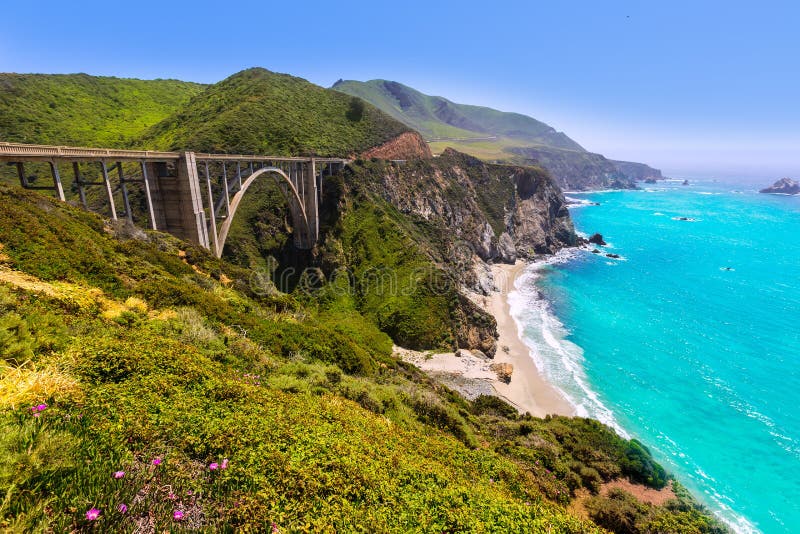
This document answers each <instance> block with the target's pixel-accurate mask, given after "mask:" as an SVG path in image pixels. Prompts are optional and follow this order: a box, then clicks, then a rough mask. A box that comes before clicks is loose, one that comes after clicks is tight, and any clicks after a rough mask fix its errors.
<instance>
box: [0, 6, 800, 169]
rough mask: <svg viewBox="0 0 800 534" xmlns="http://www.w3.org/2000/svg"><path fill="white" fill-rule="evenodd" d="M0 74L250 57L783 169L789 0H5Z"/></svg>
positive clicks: (790, 68) (799, 152)
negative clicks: (391, 83) (122, 0)
mask: <svg viewBox="0 0 800 534" xmlns="http://www.w3.org/2000/svg"><path fill="white" fill-rule="evenodd" d="M2 12H3V19H4V20H3V24H2V28H3V29H2V30H1V31H0V71H4V72H47V73H55V72H59V73H63V72H87V73H90V74H98V75H115V76H125V77H140V78H180V79H184V80H193V81H200V82H214V81H218V80H220V79H223V78H225V77H227V76H228V75H230V74H232V73H234V72H236V71H238V70H241V69H243V68H247V67H251V66H263V67H266V68H268V69H270V70H275V71H279V72H288V73H291V74H294V75H297V76H301V77H303V78H306V79H308V80H310V81H312V82H314V83H317V84H320V85H323V86H330V85H331V84H332V83H333V82H335V81H336V80H337V79H339V78H345V79H355V80H368V79H373V78H386V79H392V80H396V81H399V82H402V83H405V84H407V85H410V86H412V87H415V88H417V89H419V90H421V91H423V92H426V93H431V94H438V95H441V96H445V97H447V98H450V99H451V100H454V101H456V102H462V103H470V104H480V105H487V106H491V107H495V108H498V109H502V110H506V111H517V112H521V113H525V114H528V115H531V116H533V117H536V118H538V119H540V120H544V121H545V122H548V123H550V124H551V125H553V126H554V127H555V128H557V129H559V130H563V131H565V132H566V133H567V134H568V135H570V136H571V137H573V138H574V139H575V140H577V141H578V142H580V143H581V144H582V145H584V146H585V147H586V148H588V149H590V150H593V151H596V152H601V153H603V154H605V155H607V156H609V157H613V158H618V159H630V160H637V161H645V162H647V163H651V164H652V165H655V166H658V167H660V168H662V169H664V170H665V171H666V172H668V173H672V174H674V175H687V176H691V175H702V176H716V175H719V176H728V175H730V176H735V175H740V176H754V177H766V178H773V177H775V178H777V177H779V176H784V175H790V176H795V177H798V178H800V102H798V100H799V97H800V38H799V37H798V28H800V3H796V2H789V1H762V2H758V3H756V2H740V1H736V0H734V1H727V2H718V1H716V0H712V1H702V0H696V1H694V2H684V1H682V0H679V1H669V2H666V1H662V2H650V1H639V2H633V1H601V0H594V1H553V0H549V1H546V2H541V1H528V2H502V1H495V2H481V3H479V4H478V3H475V4H472V3H466V2H452V3H450V2H434V1H428V2H416V1H402V2H377V1H375V2H348V1H337V2H333V1H328V2H303V1H294V2H286V1H283V2H269V1H263V2H241V1H233V0H231V1H228V2H219V1H218V2H213V3H211V2H202V1H195V2H167V1H161V2H153V1H150V0H142V1H138V2H135V3H133V2H125V3H114V2H102V3H101V2H91V1H90V2H81V1H73V2H49V1H43V2H36V3H35V4H34V3H29V2H13V3H9V5H5V6H3V10H2Z"/></svg>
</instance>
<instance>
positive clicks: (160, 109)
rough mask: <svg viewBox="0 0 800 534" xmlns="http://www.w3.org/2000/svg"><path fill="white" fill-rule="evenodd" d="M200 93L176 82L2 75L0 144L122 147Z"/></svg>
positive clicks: (193, 85)
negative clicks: (6, 142) (3, 142)
mask: <svg viewBox="0 0 800 534" xmlns="http://www.w3.org/2000/svg"><path fill="white" fill-rule="evenodd" d="M203 89H204V86H203V85H200V84H196V83H190V82H181V81H177V80H130V79H124V78H107V77H98V76H89V75H87V74H66V75H65V74H0V141H9V142H17V143H38V144H53V145H73V146H102V147H112V148H125V147H127V146H129V145H130V143H131V141H132V140H133V139H136V138H137V137H139V136H140V135H142V134H143V133H144V131H145V130H147V128H149V127H151V126H153V125H154V124H156V123H158V122H159V121H161V120H163V119H165V118H166V117H168V116H169V115H171V114H172V113H174V112H175V111H177V110H178V109H179V108H180V107H181V106H183V105H185V104H186V103H187V102H188V101H189V99H190V98H191V97H193V96H195V95H197V94H199V93H200V92H202V91H203Z"/></svg>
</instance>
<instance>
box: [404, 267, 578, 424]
mask: <svg viewBox="0 0 800 534" xmlns="http://www.w3.org/2000/svg"><path fill="white" fill-rule="evenodd" d="M525 266H526V264H525V263H524V262H517V264H516V265H504V264H498V265H493V266H492V274H493V276H494V280H495V285H496V287H497V290H496V291H493V292H492V293H491V294H490V295H488V296H484V295H473V300H474V301H475V302H476V303H477V304H479V305H480V306H481V307H483V309H485V310H486V311H487V312H489V313H491V314H492V315H493V316H494V317H495V319H496V320H497V331H498V334H499V337H498V339H497V353H496V354H495V356H494V358H492V359H489V358H483V357H481V356H480V355H476V354H475V353H472V352H471V351H467V350H461V351H459V353H458V354H454V353H452V352H448V353H438V354H431V353H421V352H415V351H411V350H407V349H403V348H400V347H395V352H396V353H397V354H398V355H399V356H400V357H401V358H403V359H404V360H406V361H409V362H411V363H414V364H415V365H417V366H418V367H420V368H421V369H423V370H424V371H426V372H427V373H428V374H430V375H431V376H433V377H434V378H436V379H438V380H440V381H441V382H443V383H444V384H445V385H447V386H448V387H451V388H453V389H456V390H458V391H460V392H461V393H462V394H463V395H465V396H466V397H468V398H474V397H477V396H478V395H480V394H484V395H486V394H496V395H498V396H500V397H502V398H503V399H505V400H506V401H507V402H509V403H510V404H512V405H513V406H516V407H517V409H519V411H520V412H522V413H525V412H529V413H530V414H531V415H533V416H536V417H544V416H545V415H547V414H558V415H574V409H573V407H572V406H571V405H570V404H569V403H568V402H567V401H566V399H564V398H563V397H562V396H561V394H560V393H559V392H558V391H557V390H556V389H555V388H554V387H553V386H552V385H551V384H550V383H549V382H547V380H546V379H545V378H544V376H542V374H541V373H540V372H539V370H538V369H537V367H536V364H535V363H534V361H533V359H532V358H531V357H530V349H529V348H528V346H527V345H525V343H524V342H523V341H522V339H521V338H520V333H519V332H518V330H517V325H516V322H515V321H514V318H513V317H511V313H510V307H509V304H508V294H509V293H510V292H512V291H514V281H515V280H516V279H517V277H518V276H519V275H520V274H521V273H522V271H523V270H524V268H525ZM497 364H511V365H512V366H513V372H512V374H511V381H510V382H509V383H506V382H504V381H503V380H501V379H500V378H499V377H498V375H497V372H496V368H497Z"/></svg>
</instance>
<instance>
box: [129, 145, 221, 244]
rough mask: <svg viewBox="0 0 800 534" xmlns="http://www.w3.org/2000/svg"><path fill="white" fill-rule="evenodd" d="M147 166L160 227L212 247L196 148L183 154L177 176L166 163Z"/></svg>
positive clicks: (153, 203)
mask: <svg viewBox="0 0 800 534" xmlns="http://www.w3.org/2000/svg"><path fill="white" fill-rule="evenodd" d="M145 169H146V173H145V174H146V175H147V179H148V181H149V184H148V185H150V186H153V187H151V189H150V193H151V195H152V205H153V217H154V221H155V225H156V226H157V227H158V229H159V230H161V231H164V232H168V233H170V234H172V235H174V236H177V237H179V238H181V239H184V240H186V241H190V242H192V243H194V244H195V245H200V246H201V247H204V248H207V249H210V248H211V243H210V242H209V239H208V228H207V227H206V214H205V211H204V209H203V197H202V194H201V190H202V189H201V187H200V178H199V177H198V173H197V162H196V161H195V155H194V152H185V153H182V154H181V157H180V159H179V160H178V165H177V176H174V175H173V176H169V175H168V173H167V168H166V165H158V164H153V163H146V164H145Z"/></svg>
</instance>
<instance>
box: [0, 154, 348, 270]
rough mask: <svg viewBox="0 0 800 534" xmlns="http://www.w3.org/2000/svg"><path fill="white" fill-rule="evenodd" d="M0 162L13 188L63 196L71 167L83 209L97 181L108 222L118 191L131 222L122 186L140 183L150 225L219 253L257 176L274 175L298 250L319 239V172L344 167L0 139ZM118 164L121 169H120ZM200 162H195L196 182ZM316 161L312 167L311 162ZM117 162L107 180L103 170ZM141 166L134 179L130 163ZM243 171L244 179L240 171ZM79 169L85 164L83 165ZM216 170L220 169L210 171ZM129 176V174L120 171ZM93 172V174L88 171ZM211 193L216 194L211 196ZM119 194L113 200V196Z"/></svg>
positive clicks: (331, 161) (333, 161) (333, 162)
mask: <svg viewBox="0 0 800 534" xmlns="http://www.w3.org/2000/svg"><path fill="white" fill-rule="evenodd" d="M0 162H8V163H9V164H11V165H14V164H16V167H17V173H18V175H19V181H20V185H21V186H22V187H23V188H26V189H40V190H48V191H52V192H53V193H55V196H56V197H57V198H58V199H59V200H62V201H65V200H66V197H65V194H64V188H63V185H62V181H61V175H60V173H59V165H69V164H72V169H73V174H74V181H75V184H74V185H76V186H77V191H78V196H79V197H80V202H81V204H82V205H83V207H84V208H89V202H88V199H87V195H86V188H87V187H88V186H103V189H104V190H105V196H106V197H107V204H108V210H109V212H110V216H111V218H112V219H114V220H116V219H117V218H118V213H117V208H116V202H115V195H117V194H120V196H121V199H122V203H123V204H124V208H125V217H126V218H127V219H128V220H129V221H133V219H134V215H135V214H134V211H133V209H132V206H131V197H130V195H129V186H130V185H131V184H142V185H141V188H142V190H143V191H142V192H143V194H144V200H145V203H146V207H147V218H148V219H149V222H150V228H152V229H153V230H159V231H164V232H168V233H171V234H173V235H175V236H176V237H179V238H181V239H184V240H186V241H190V242H192V243H195V244H197V245H200V246H201V247H204V248H206V249H209V250H211V251H212V252H213V253H214V254H215V255H216V256H221V255H222V249H223V247H224V244H225V239H226V236H227V232H228V230H229V229H230V226H231V222H232V220H233V217H234V215H235V212H236V209H237V206H238V205H239V203H240V202H241V200H242V196H243V195H244V193H245V192H246V190H247V188H248V187H249V186H250V184H252V183H253V181H254V180H255V179H257V178H259V177H260V176H261V175H267V174H269V176H270V177H271V178H273V179H275V180H276V181H277V183H278V186H279V188H280V190H281V192H282V193H283V195H284V197H285V198H286V202H287V203H288V205H289V211H290V213H291V218H292V227H293V234H294V235H293V239H294V245H295V247H297V248H299V249H306V250H307V249H311V248H313V247H314V246H315V245H316V243H317V241H318V239H319V206H320V202H321V195H322V185H323V179H324V176H325V175H326V174H327V175H331V174H333V172H335V171H336V170H338V169H341V168H343V167H344V165H345V164H346V163H347V161H346V160H343V159H338V158H302V157H272V156H258V155H250V156H245V155H229V154H195V153H194V152H188V151H187V152H181V153H178V152H157V151H149V150H138V151H137V150H116V149H106V148H75V147H61V146H44V145H23V144H17V143H3V142H0ZM27 162H33V163H35V164H38V165H39V167H38V168H39V169H41V165H42V164H45V165H49V167H50V174H51V176H52V180H53V182H52V184H53V185H52V186H50V185H47V186H45V185H35V181H34V179H33V178H31V179H30V180H29V179H28V175H27V174H26V173H25V168H24V165H25V163H27ZM82 163H84V164H91V165H93V166H95V167H94V168H95V169H96V168H97V166H99V170H100V175H101V178H100V180H98V179H97V178H96V176H97V174H95V173H94V172H90V173H89V175H87V176H84V175H83V173H82V172H81V167H80V165H81V164H82ZM123 163H125V164H126V165H127V167H125V168H123ZM228 163H235V165H236V171H235V175H233V176H231V179H230V180H229V179H228V174H229V172H228V166H227V164H228ZM199 165H202V168H203V169H202V171H203V180H202V182H201V178H200V171H199V170H198V169H199ZM318 165H319V166H318ZM114 166H116V167H117V172H116V173H115V174H117V175H118V183H117V179H115V180H114V182H112V178H111V176H110V174H111V173H109V168H111V170H113V167H114ZM137 166H140V167H141V179H140V178H139V177H138V176H137V171H136V170H135V168H136V167H137ZM244 169H248V170H249V171H250V173H249V175H247V176H244V175H243V172H242V171H243V170H244ZM84 170H85V169H84ZM217 171H219V172H217ZM126 172H127V173H128V176H126V175H125V173H126ZM92 175H94V176H95V178H91V177H90V176H92ZM215 195H216V196H217V199H216V200H215V198H214V197H215ZM117 198H119V197H117Z"/></svg>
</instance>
